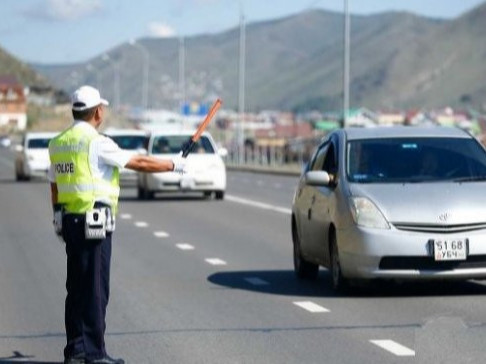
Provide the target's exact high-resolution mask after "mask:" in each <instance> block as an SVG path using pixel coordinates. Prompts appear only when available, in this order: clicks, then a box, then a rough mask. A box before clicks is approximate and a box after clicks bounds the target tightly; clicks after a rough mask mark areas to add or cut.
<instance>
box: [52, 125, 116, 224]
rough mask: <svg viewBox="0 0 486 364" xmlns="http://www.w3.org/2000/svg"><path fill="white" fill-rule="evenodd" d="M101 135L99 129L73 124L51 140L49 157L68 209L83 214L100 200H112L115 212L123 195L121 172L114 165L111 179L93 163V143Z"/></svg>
mask: <svg viewBox="0 0 486 364" xmlns="http://www.w3.org/2000/svg"><path fill="white" fill-rule="evenodd" d="M96 138H101V135H100V134H98V132H97V131H96V130H95V129H92V130H91V129H88V128H76V127H74V126H73V127H71V128H69V129H67V130H65V131H64V132H63V133H61V134H59V135H58V136H56V137H55V138H53V139H52V140H51V141H50V143H49V157H50V159H51V164H52V165H53V167H54V174H55V179H56V185H57V191H58V203H60V204H63V205H64V208H65V210H66V211H68V212H71V213H75V214H82V213H85V212H86V211H89V210H91V209H92V208H93V207H94V204H95V202H96V201H100V199H103V200H107V199H108V200H109V201H110V206H111V209H112V211H113V213H114V214H115V213H116V211H117V207H118V196H119V195H120V184H119V171H118V168H117V167H113V173H112V176H111V179H110V180H106V179H103V178H101V177H98V176H95V175H94V174H93V173H92V171H91V166H90V163H89V148H90V144H91V142H92V141H93V140H95V139H96Z"/></svg>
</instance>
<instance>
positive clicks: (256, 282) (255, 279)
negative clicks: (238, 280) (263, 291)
mask: <svg viewBox="0 0 486 364" xmlns="http://www.w3.org/2000/svg"><path fill="white" fill-rule="evenodd" d="M245 281H247V282H248V283H250V284H252V285H254V286H266V285H268V284H269V283H268V282H267V281H265V280H263V279H261V278H258V277H247V278H245Z"/></svg>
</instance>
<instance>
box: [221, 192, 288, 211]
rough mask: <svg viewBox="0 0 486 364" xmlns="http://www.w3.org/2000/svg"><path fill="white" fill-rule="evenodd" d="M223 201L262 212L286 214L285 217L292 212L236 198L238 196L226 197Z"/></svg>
mask: <svg viewBox="0 0 486 364" xmlns="http://www.w3.org/2000/svg"><path fill="white" fill-rule="evenodd" d="M225 199H226V200H227V201H231V202H236V203H240V204H243V205H248V206H253V207H257V208H259V209H263V210H270V211H276V212H280V213H282V214H286V215H290V214H291V213H292V210H291V209H289V208H287V207H281V206H275V205H270V204H267V203H263V202H258V201H253V200H248V199H246V198H242V197H238V196H232V195H226V197H225Z"/></svg>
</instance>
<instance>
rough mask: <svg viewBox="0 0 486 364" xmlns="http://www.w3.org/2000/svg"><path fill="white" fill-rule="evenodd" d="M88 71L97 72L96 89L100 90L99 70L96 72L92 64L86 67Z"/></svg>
mask: <svg viewBox="0 0 486 364" xmlns="http://www.w3.org/2000/svg"><path fill="white" fill-rule="evenodd" d="M86 69H87V70H88V72H95V75H96V87H97V88H98V89H100V88H101V79H100V72H99V71H98V70H96V69H95V68H94V67H93V65H92V64H91V63H88V64H87V65H86Z"/></svg>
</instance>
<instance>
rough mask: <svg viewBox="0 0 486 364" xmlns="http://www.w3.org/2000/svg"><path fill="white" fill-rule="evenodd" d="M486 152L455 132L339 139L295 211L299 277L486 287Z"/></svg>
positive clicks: (313, 172)
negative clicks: (321, 272)
mask: <svg viewBox="0 0 486 364" xmlns="http://www.w3.org/2000/svg"><path fill="white" fill-rule="evenodd" d="M484 191H486V151H485V150H484V148H483V147H482V146H481V144H480V143H479V142H478V141H477V140H476V139H475V138H474V137H472V136H471V135H470V134H468V133H466V132H465V131H462V130H460V129H456V128H442V127H430V128H425V127H423V128H420V127H417V128H416V127H394V128H361V129H358V128H356V129H352V128H350V129H341V130H337V131H335V132H333V133H331V134H330V135H329V136H328V137H326V139H325V140H323V141H322V143H321V144H320V145H319V146H318V148H317V150H316V151H315V153H314V155H313V157H312V159H311V161H310V163H309V165H308V166H307V168H306V169H305V170H304V172H303V174H302V176H301V178H300V181H299V184H298V186H297V189H296V191H295V195H294V198H293V204H292V220H291V221H292V226H291V227H292V238H293V247H294V249H293V255H294V268H295V273H296V274H297V276H298V277H300V278H310V279H312V278H316V277H317V274H318V269H319V266H324V267H327V268H329V270H330V276H331V281H332V286H333V287H334V288H335V289H337V290H339V289H341V288H343V287H346V285H347V284H348V283H349V281H350V280H354V279H362V280H370V279H375V278H379V279H392V280H396V279H398V280H408V279H410V280H415V279H417V280H418V279H461V280H466V279H476V278H477V279H481V278H482V279H484V278H486V244H485V242H486V193H485V192H484Z"/></svg>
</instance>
